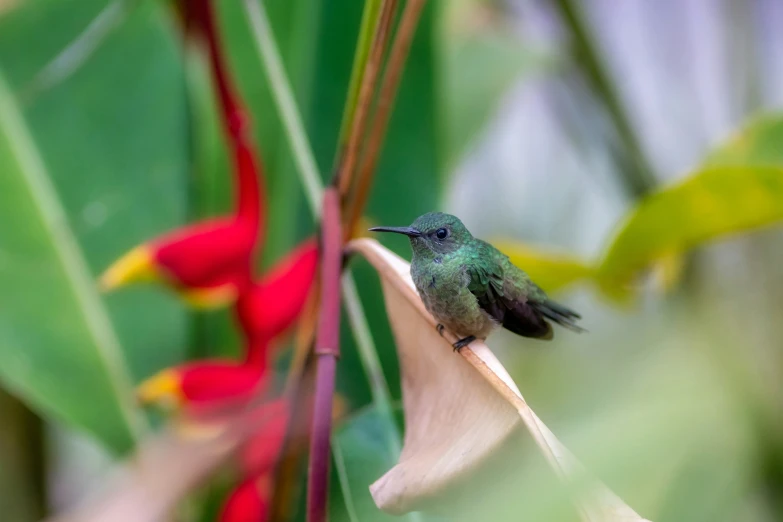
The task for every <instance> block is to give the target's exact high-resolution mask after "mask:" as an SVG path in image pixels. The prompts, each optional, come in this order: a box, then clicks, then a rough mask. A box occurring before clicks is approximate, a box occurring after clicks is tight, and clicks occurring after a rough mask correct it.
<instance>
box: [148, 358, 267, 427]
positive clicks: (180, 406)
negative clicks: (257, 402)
mask: <svg viewBox="0 0 783 522" xmlns="http://www.w3.org/2000/svg"><path fill="white" fill-rule="evenodd" d="M265 370H266V368H265V367H257V366H251V365H246V364H237V363H235V362H233V361H224V360H206V361H193V362H189V363H185V364H181V365H179V366H174V367H171V368H167V369H165V370H163V371H161V372H159V373H157V374H155V375H153V376H152V377H150V378H149V379H147V380H145V381H144V382H142V383H141V384H140V385H139V387H138V388H137V391H136V395H137V398H138V400H139V402H141V403H142V404H155V405H157V406H162V407H164V408H166V409H172V410H183V411H184V412H185V413H187V414H189V415H191V416H201V415H205V414H209V413H226V410H227V409H228V408H230V407H233V406H241V405H243V404H246V403H247V401H248V400H250V399H252V398H253V397H255V396H257V395H259V394H260V393H261V392H263V390H264V388H265V386H266V384H268V383H266V382H262V378H263V377H264V376H265V373H266V372H265Z"/></svg>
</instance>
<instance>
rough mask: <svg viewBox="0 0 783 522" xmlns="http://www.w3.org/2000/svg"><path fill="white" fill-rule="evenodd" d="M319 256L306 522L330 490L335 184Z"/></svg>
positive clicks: (327, 199)
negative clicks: (319, 272)
mask: <svg viewBox="0 0 783 522" xmlns="http://www.w3.org/2000/svg"><path fill="white" fill-rule="evenodd" d="M321 227H322V233H321V239H322V251H323V253H322V256H321V259H322V261H321V289H322V291H321V309H320V318H319V322H318V332H317V334H316V343H315V355H316V364H317V371H316V377H315V404H314V406H313V431H312V438H311V439H310V466H309V474H308V483H307V521H308V522H325V520H326V505H327V496H328V492H329V459H330V454H329V439H330V436H331V432H332V399H333V396H334V380H335V369H336V366H337V358H338V357H339V356H340V273H341V270H342V232H341V227H340V197H339V195H338V192H337V189H336V188H335V187H329V188H327V189H326V191H325V192H324V204H323V221H322V223H321Z"/></svg>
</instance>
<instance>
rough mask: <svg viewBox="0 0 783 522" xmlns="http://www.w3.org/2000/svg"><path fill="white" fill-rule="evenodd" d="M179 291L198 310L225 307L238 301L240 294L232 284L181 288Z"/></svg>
mask: <svg viewBox="0 0 783 522" xmlns="http://www.w3.org/2000/svg"><path fill="white" fill-rule="evenodd" d="M179 293H180V295H181V296H182V299H184V300H185V302H186V303H188V305H190V306H192V307H193V308H196V309H198V310H214V309H217V308H224V307H226V306H228V305H230V304H232V303H233V302H234V301H236V300H237V297H238V296H239V291H238V290H237V288H236V286H234V285H232V284H225V285H221V286H215V287H212V288H187V289H182V290H180V292H179Z"/></svg>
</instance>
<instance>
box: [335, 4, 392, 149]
mask: <svg viewBox="0 0 783 522" xmlns="http://www.w3.org/2000/svg"><path fill="white" fill-rule="evenodd" d="M382 3H383V2H382V0H366V1H365V2H364V10H363V11H362V22H361V26H359V39H358V40H357V42H356V54H354V57H353V66H352V67H351V80H350V83H349V84H348V97H347V98H346V100H345V108H344V109H343V121H342V123H341V124H340V137H339V139H338V140H337V143H338V144H339V146H342V145H344V144H345V143H346V141H347V140H348V133H349V132H350V130H351V125H352V123H353V116H354V113H355V112H356V104H357V102H358V101H359V87H360V86H361V84H362V77H363V76H364V69H365V67H366V66H367V58H368V57H369V56H370V45H371V44H372V38H373V35H374V34H375V31H377V29H378V23H379V22H380V19H379V17H378V13H379V11H380V8H381V4H382ZM336 160H337V161H339V157H338V158H336Z"/></svg>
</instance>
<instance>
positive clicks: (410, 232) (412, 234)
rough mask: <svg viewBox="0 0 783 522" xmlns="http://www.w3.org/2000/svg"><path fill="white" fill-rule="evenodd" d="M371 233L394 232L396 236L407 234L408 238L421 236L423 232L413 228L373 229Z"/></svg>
mask: <svg viewBox="0 0 783 522" xmlns="http://www.w3.org/2000/svg"><path fill="white" fill-rule="evenodd" d="M370 232H394V233H395V234H405V235H406V236H408V237H419V236H421V232H419V231H418V230H416V229H415V228H413V227H373V228H371V229H370Z"/></svg>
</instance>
